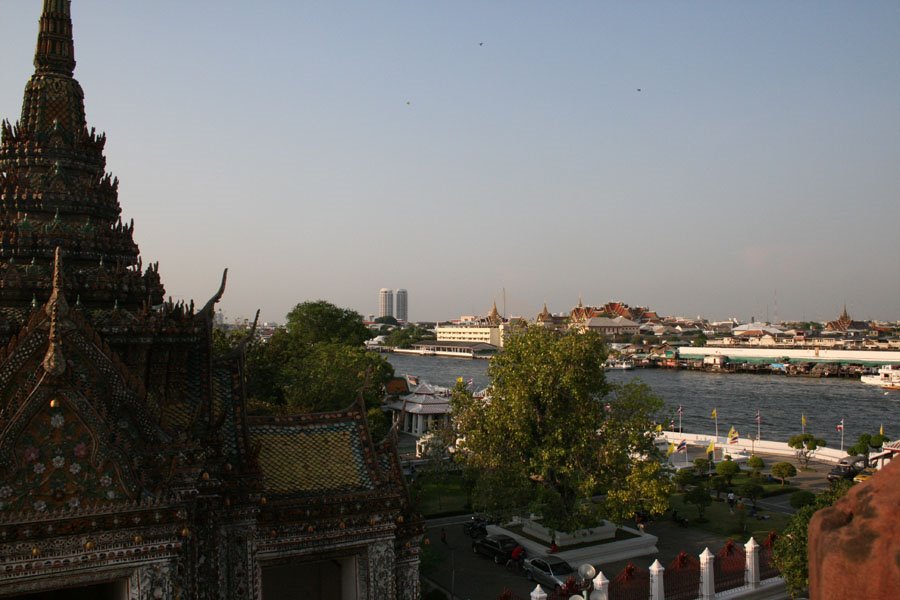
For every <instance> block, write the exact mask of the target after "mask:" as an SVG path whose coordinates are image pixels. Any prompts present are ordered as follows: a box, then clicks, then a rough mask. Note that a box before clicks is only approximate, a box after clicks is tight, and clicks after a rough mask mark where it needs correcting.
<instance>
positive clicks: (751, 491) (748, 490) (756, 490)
mask: <svg viewBox="0 0 900 600" xmlns="http://www.w3.org/2000/svg"><path fill="white" fill-rule="evenodd" d="M763 492H765V490H764V489H763V486H761V485H759V484H758V483H755V482H753V481H748V482H747V483H745V484H744V485H742V486H741V487H740V488H738V494H740V495H741V496H743V497H745V498H749V499H750V501H751V502H753V506H756V501H757V500H759V499H760V498H761V497H762V495H763Z"/></svg>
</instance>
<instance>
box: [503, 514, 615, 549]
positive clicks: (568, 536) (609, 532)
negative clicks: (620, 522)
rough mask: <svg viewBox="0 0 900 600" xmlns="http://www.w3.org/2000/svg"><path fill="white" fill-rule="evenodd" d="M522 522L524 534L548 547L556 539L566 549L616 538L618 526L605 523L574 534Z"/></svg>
mask: <svg viewBox="0 0 900 600" xmlns="http://www.w3.org/2000/svg"><path fill="white" fill-rule="evenodd" d="M520 522H521V523H522V531H523V532H524V533H527V534H528V535H530V536H532V537H535V538H537V539H539V540H542V541H544V542H546V543H547V545H548V546H549V545H550V542H551V541H553V539H556V543H557V545H559V546H562V547H563V548H565V547H566V546H574V545H575V544H585V543H589V542H600V541H602V540H610V539H612V538H614V537H616V526H615V525H613V524H612V523H607V522H604V523H603V525H598V526H597V527H591V528H590V529H581V530H579V531H573V532H572V533H564V532H562V531H553V530H551V529H550V528H548V527H544V526H543V525H541V524H540V523H536V522H534V521H532V520H531V519H521V521H520Z"/></svg>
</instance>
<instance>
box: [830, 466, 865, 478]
mask: <svg viewBox="0 0 900 600" xmlns="http://www.w3.org/2000/svg"><path fill="white" fill-rule="evenodd" d="M859 471H860V470H859V469H857V468H856V467H852V466H846V465H838V466H836V467H834V468H833V469H831V470H830V471H829V472H828V475H826V476H825V478H826V479H828V481H840V480H841V479H853V478H854V477H855V476H856V475H857V474H858V473H859Z"/></svg>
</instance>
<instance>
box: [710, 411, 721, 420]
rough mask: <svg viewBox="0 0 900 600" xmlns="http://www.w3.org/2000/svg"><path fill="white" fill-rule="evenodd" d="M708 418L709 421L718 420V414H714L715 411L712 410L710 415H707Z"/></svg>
mask: <svg viewBox="0 0 900 600" xmlns="http://www.w3.org/2000/svg"><path fill="white" fill-rule="evenodd" d="M709 418H710V419H718V418H719V413H717V412H716V409H713V411H712V414H711V415H709Z"/></svg>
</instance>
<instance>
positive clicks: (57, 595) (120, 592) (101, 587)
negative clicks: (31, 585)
mask: <svg viewBox="0 0 900 600" xmlns="http://www.w3.org/2000/svg"><path fill="white" fill-rule="evenodd" d="M127 598H128V582H127V581H125V580H121V581H109V582H106V583H97V584H94V585H86V586H82V587H71V588H60V589H57V590H50V591H47V592H35V593H32V594H23V595H21V596H12V597H11V599H10V600H126V599H127Z"/></svg>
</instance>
